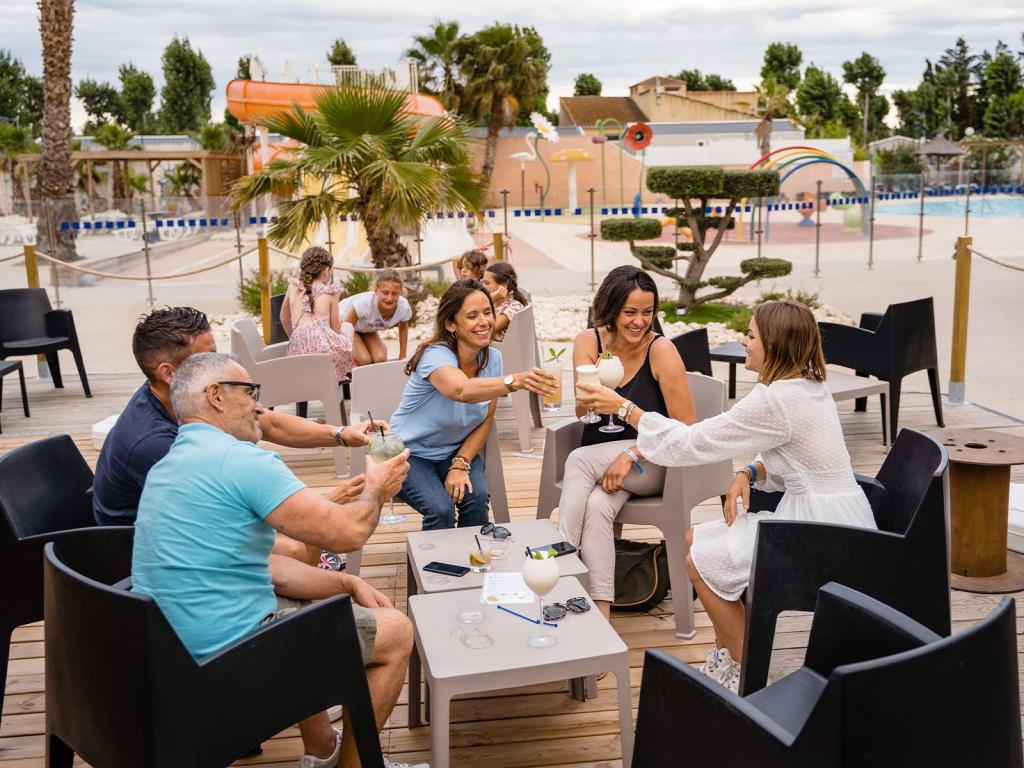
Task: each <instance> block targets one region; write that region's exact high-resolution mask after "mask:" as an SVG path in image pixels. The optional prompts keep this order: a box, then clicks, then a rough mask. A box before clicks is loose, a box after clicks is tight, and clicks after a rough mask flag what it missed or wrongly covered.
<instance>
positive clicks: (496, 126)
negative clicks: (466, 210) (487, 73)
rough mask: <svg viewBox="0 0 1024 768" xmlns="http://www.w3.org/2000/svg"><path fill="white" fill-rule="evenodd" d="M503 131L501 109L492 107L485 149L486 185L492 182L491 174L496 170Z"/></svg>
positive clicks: (484, 170) (484, 171) (484, 172)
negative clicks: (500, 135)
mask: <svg viewBox="0 0 1024 768" xmlns="http://www.w3.org/2000/svg"><path fill="white" fill-rule="evenodd" d="M499 131H501V110H500V109H498V108H496V107H495V108H492V109H491V122H490V123H489V124H488V126H487V145H486V148H485V149H484V167H483V175H484V186H485V188H487V186H489V185H490V183H491V174H492V173H493V172H494V163H495V160H496V158H497V156H498V132H499Z"/></svg>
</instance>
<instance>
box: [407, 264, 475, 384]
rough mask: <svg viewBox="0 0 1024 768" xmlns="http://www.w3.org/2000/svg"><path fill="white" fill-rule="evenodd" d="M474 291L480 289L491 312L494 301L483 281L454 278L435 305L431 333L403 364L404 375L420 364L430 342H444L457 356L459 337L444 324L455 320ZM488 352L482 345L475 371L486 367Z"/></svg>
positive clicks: (408, 374)
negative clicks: (435, 312)
mask: <svg viewBox="0 0 1024 768" xmlns="http://www.w3.org/2000/svg"><path fill="white" fill-rule="evenodd" d="M476 291H480V293H482V294H483V295H484V296H486V297H487V303H488V304H489V305H490V307H491V312H492V313H493V312H494V302H493V301H491V294H490V293H488V291H487V289H486V288H485V287H484V284H483V283H481V282H480V281H479V280H473V279H471V278H465V279H463V280H456V281H455V282H454V283H452V284H451V285H450V286H448V290H447V291H445V292H444V296H442V297H441V301H440V303H439V304H438V305H437V317H436V318H435V319H434V333H433V335H431V337H430V338H429V339H427V340H426V341H424V342H423V343H422V344H420V345H419V346H418V347H417V348H416V352H415V354H413V356H412V357H410V358H409V362H408V363H407V364H406V366H405V375H406V376H411V375H412V372H413V371H415V370H416V366H417V365H419V364H420V358H421V357H423V353H424V352H425V351H426V349H427V347H429V346H430V345H432V344H444V345H445V346H446V347H448V349H450V350H451V351H452V352H454V353H455V356H456V357H458V354H459V337H458V335H457V334H456V333H455V331H449V330H448V329H447V328H446V327H445V326H446V325H447V324H448V323H454V322H455V315H457V314H458V312H459V310H460V309H462V305H463V304H465V303H466V298H467V297H468V296H470V295H471V294H473V293H475V292H476ZM489 352H490V347H484V348H483V349H482V350H481V354H480V356H479V358H478V360H479V365H478V367H477V371H480V370H482V369H484V368H486V367H487V360H488V357H489V354H488V353H489Z"/></svg>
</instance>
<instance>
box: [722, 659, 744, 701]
mask: <svg viewBox="0 0 1024 768" xmlns="http://www.w3.org/2000/svg"><path fill="white" fill-rule="evenodd" d="M741 671H742V669H741V666H740V665H739V664H737V663H736V662H735V661H734V662H733V663H732V666H731V667H729V669H728V670H727V671H726V673H725V674H724V675H722V680H721V683H722V685H723V686H724V687H725V688H727V689H728V690H730V691H732V692H733V693H735V694H737V695H739V692H740V672H741Z"/></svg>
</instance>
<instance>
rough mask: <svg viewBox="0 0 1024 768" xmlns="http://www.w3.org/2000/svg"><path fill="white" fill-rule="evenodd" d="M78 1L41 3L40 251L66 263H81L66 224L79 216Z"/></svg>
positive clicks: (65, 0) (72, 232) (72, 236)
mask: <svg viewBox="0 0 1024 768" xmlns="http://www.w3.org/2000/svg"><path fill="white" fill-rule="evenodd" d="M74 15H75V6H74V0H39V33H40V36H41V38H42V43H43V143H42V147H41V151H40V157H39V172H38V175H37V177H36V197H37V199H39V200H41V201H42V206H43V210H42V212H41V217H40V226H39V235H38V238H39V247H40V250H42V251H44V252H46V253H48V254H50V255H51V256H53V257H55V258H58V259H62V260H63V261H74V260H76V259H78V258H79V256H78V254H77V253H76V252H75V233H74V230H73V229H71V228H70V227H68V228H67V229H66V230H63V231H62V230H61V228H60V222H61V221H70V220H72V219H74V218H75V217H76V214H75V198H74V190H75V179H74V173H73V170H72V168H71V137H72V134H71V30H72V25H73V21H74Z"/></svg>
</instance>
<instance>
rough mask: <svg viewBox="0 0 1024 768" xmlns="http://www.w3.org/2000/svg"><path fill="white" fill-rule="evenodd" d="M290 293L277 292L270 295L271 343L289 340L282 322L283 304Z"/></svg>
mask: <svg viewBox="0 0 1024 768" xmlns="http://www.w3.org/2000/svg"><path fill="white" fill-rule="evenodd" d="M287 295H288V294H285V293H276V294H274V295H273V296H271V297H270V343H271V344H280V343H281V342H282V341H288V334H287V333H285V332H284V326H283V325H282V324H281V305H283V304H284V297H285V296H287Z"/></svg>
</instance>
